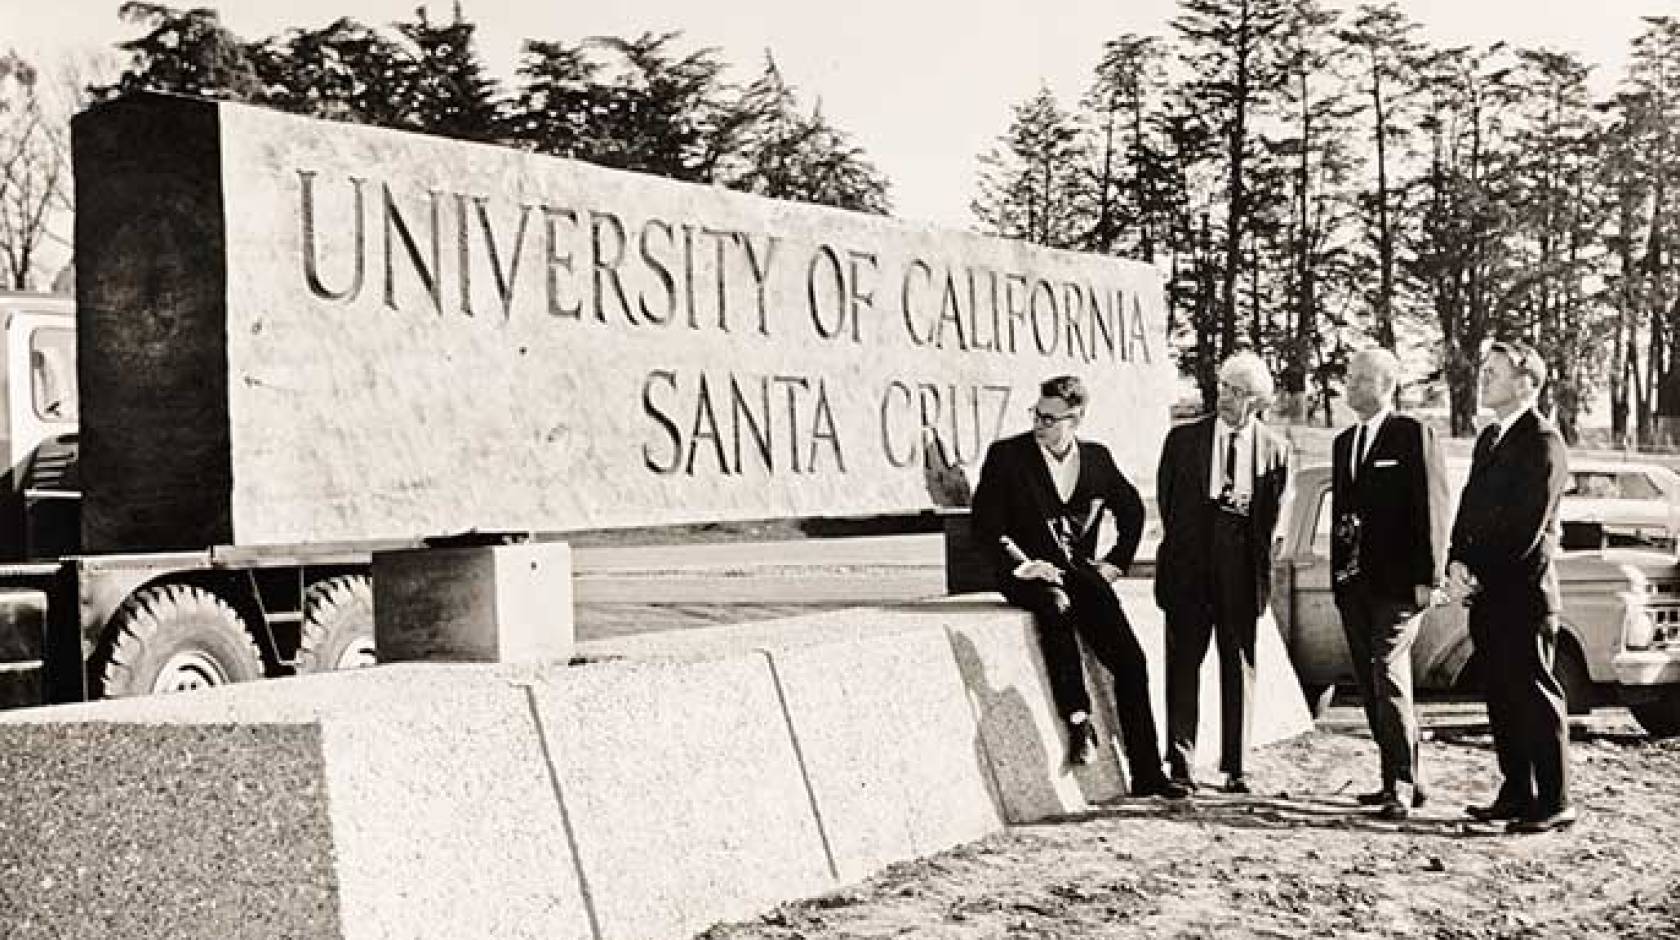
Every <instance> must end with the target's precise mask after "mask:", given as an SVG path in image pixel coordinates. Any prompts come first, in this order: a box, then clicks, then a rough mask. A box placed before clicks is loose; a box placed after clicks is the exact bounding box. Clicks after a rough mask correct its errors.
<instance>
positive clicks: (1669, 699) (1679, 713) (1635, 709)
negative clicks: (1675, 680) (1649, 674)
mask: <svg viewBox="0 0 1680 940" xmlns="http://www.w3.org/2000/svg"><path fill="white" fill-rule="evenodd" d="M1628 711H1630V712H1632V713H1633V720H1635V721H1637V722H1639V726H1640V727H1641V728H1644V729H1645V733H1646V734H1649V735H1650V736H1651V737H1653V738H1672V737H1674V736H1675V735H1680V690H1674V689H1670V690H1669V691H1667V692H1665V693H1663V695H1662V696H1661V697H1660V698H1655V699H1650V700H1647V701H1643V702H1639V703H1637V704H1632V705H1629V706H1628Z"/></svg>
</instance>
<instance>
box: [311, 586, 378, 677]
mask: <svg viewBox="0 0 1680 940" xmlns="http://www.w3.org/2000/svg"><path fill="white" fill-rule="evenodd" d="M377 662H379V658H378V656H377V655H376V654H375V651H374V648H373V580H372V579H371V578H369V577H368V576H367V575H359V574H352V575H341V576H339V577H336V578H328V579H326V580H325V581H317V582H315V583H314V584H312V585H310V586H309V592H308V593H307V594H306V595H305V596H304V601H303V637H302V640H301V641H300V642H299V643H298V653H297V671H298V672H299V673H306V672H332V671H334V670H337V669H360V668H361V667H363V666H372V665H374V664H376V663H377Z"/></svg>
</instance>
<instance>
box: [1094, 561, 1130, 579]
mask: <svg viewBox="0 0 1680 940" xmlns="http://www.w3.org/2000/svg"><path fill="white" fill-rule="evenodd" d="M1097 574H1100V575H1102V579H1103V580H1104V581H1107V582H1108V583H1109V584H1113V583H1114V582H1116V581H1118V580H1120V579H1121V578H1122V577H1124V576H1125V574H1126V572H1124V571H1121V570H1120V566H1119V565H1116V564H1111V563H1109V562H1106V561H1099V562H1097Z"/></svg>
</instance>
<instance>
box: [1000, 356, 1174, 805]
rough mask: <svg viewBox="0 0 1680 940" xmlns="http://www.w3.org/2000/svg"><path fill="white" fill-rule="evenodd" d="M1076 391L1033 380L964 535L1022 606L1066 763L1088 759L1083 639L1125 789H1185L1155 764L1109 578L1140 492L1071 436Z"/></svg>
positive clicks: (1137, 519) (1132, 542)
mask: <svg viewBox="0 0 1680 940" xmlns="http://www.w3.org/2000/svg"><path fill="white" fill-rule="evenodd" d="M1086 400H1087V394H1086V391H1085V385H1084V383H1083V382H1081V381H1080V380H1079V379H1078V378H1076V377H1074V376H1071V375H1064V376H1058V377H1056V378H1053V379H1050V380H1048V381H1046V382H1044V383H1043V384H1042V385H1041V386H1040V389H1039V398H1038V402H1037V403H1036V404H1034V405H1033V406H1032V410H1031V414H1032V421H1033V429H1032V431H1030V432H1028V433H1026V434H1018V435H1016V436H1014V437H1010V438H1005V439H1004V440H1001V441H998V442H997V443H995V444H993V445H992V446H991V448H990V449H989V450H988V451H987V452H986V462H985V464H984V465H982V467H981V470H980V486H979V488H978V489H976V490H975V492H974V533H975V537H976V539H978V541H979V544H980V549H981V551H984V552H987V553H988V554H990V555H991V556H992V558H993V560H994V562H995V563H996V567H997V571H998V585H999V588H1000V589H1001V590H1002V591H1003V595H1004V597H1006V598H1008V599H1009V602H1010V603H1012V604H1014V605H1015V606H1017V607H1024V608H1026V609H1027V610H1030V611H1032V614H1033V620H1034V622H1035V623H1036V625H1037V627H1038V634H1039V643H1040V646H1041V648H1042V650H1043V653H1044V664H1045V667H1046V669H1047V670H1048V671H1049V673H1050V692H1051V695H1052V697H1053V698H1054V699H1055V701H1056V707H1057V710H1058V711H1059V712H1060V713H1061V715H1062V718H1063V720H1064V721H1065V722H1066V723H1067V730H1068V762H1069V763H1073V764H1084V763H1089V762H1090V761H1091V760H1092V759H1093V758H1094V757H1095V755H1096V746H1097V739H1096V733H1095V731H1094V730H1093V729H1092V727H1091V720H1090V717H1091V715H1090V713H1091V698H1090V695H1089V693H1088V692H1087V690H1086V687H1085V673H1084V667H1083V665H1082V663H1081V660H1080V654H1079V641H1080V639H1084V641H1085V644H1086V645H1087V646H1088V647H1089V648H1090V650H1091V652H1092V653H1093V654H1094V655H1095V656H1096V657H1097V659H1098V661H1100V662H1101V663H1102V664H1103V666H1104V667H1106V668H1107V669H1108V670H1109V672H1110V673H1112V674H1113V675H1114V698H1115V705H1116V710H1117V711H1118V713H1119V719H1120V730H1121V736H1122V738H1123V739H1124V741H1125V749H1126V763H1127V764H1128V766H1129V767H1130V769H1131V793H1132V795H1133V796H1168V797H1182V796H1184V795H1185V790H1184V789H1183V788H1181V787H1177V786H1175V785H1174V784H1172V783H1169V782H1168V780H1167V777H1166V774H1164V773H1162V772H1161V750H1160V744H1159V739H1157V738H1156V736H1155V717H1154V714H1153V713H1152V711H1151V710H1150V706H1149V673H1148V663H1147V661H1146V660H1145V659H1144V655H1143V647H1141V646H1140V645H1138V641H1137V636H1136V634H1134V633H1133V632H1132V627H1131V624H1130V623H1128V622H1127V620H1126V614H1125V611H1123V610H1122V609H1121V608H1120V599H1119V598H1118V597H1116V596H1115V594H1114V588H1113V586H1112V582H1113V581H1114V580H1115V579H1116V578H1119V577H1120V576H1121V575H1122V574H1123V573H1124V571H1125V569H1126V566H1128V565H1130V564H1131V563H1132V556H1133V555H1134V554H1135V553H1136V552H1137V546H1138V540H1139V539H1140V538H1141V537H1142V535H1143V500H1142V499H1140V498H1139V497H1138V492H1137V488H1136V487H1134V486H1132V484H1131V483H1130V482H1129V481H1128V480H1127V479H1126V478H1125V477H1124V476H1123V475H1121V473H1120V470H1119V468H1118V467H1116V466H1115V465H1114V458H1113V456H1112V455H1110V454H1109V452H1108V448H1106V447H1104V446H1103V445H1101V444H1097V443H1094V442H1091V441H1082V440H1079V439H1078V438H1077V437H1076V436H1075V432H1076V431H1077V430H1078V428H1079V423H1080V421H1081V420H1083V419H1084V416H1085V405H1086ZM1104 509H1106V510H1108V511H1109V512H1110V513H1112V514H1113V516H1114V522H1115V530H1116V531H1115V540H1114V547H1113V548H1112V549H1111V550H1110V551H1109V552H1108V554H1107V555H1105V556H1104V557H1102V558H1098V557H1096V547H1097V530H1098V526H1099V522H1100V520H1101V517H1102V512H1103V510H1104Z"/></svg>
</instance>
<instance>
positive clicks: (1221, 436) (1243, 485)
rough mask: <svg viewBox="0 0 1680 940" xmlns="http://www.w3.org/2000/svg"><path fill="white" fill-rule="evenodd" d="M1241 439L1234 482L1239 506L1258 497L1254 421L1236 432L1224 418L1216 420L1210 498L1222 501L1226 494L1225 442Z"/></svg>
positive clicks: (1211, 463)
mask: <svg viewBox="0 0 1680 940" xmlns="http://www.w3.org/2000/svg"><path fill="white" fill-rule="evenodd" d="M1233 433H1235V434H1236V435H1237V469H1236V479H1235V480H1233V481H1231V496H1232V497H1233V498H1235V499H1236V500H1237V501H1238V502H1242V501H1243V500H1244V499H1245V498H1248V497H1252V496H1253V495H1254V421H1253V420H1252V419H1250V420H1249V421H1247V422H1245V423H1244V424H1243V426H1242V427H1241V428H1240V429H1236V430H1235V431H1233V429H1232V428H1231V426H1230V425H1229V424H1226V423H1225V419H1224V418H1214V419H1213V459H1212V460H1210V461H1209V462H1208V463H1209V472H1208V498H1209V499H1218V498H1219V496H1220V494H1221V493H1223V492H1224V490H1225V441H1226V439H1227V438H1229V437H1230V436H1231V435H1232V434H1233Z"/></svg>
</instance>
